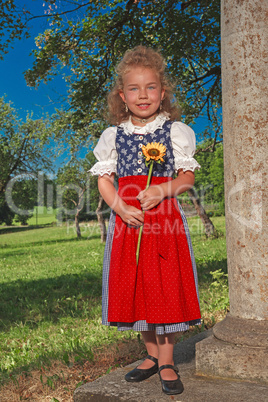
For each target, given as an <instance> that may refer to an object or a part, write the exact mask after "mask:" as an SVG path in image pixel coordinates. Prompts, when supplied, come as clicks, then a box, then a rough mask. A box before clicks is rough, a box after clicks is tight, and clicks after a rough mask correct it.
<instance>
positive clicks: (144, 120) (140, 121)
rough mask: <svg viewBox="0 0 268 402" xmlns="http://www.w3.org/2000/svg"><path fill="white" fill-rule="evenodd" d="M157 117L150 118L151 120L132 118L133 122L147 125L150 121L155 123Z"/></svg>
mask: <svg viewBox="0 0 268 402" xmlns="http://www.w3.org/2000/svg"><path fill="white" fill-rule="evenodd" d="M156 117H157V116H152V117H149V119H136V117H133V116H131V118H132V120H134V121H138V122H139V123H147V122H148V121H153V120H154V119H155V118H156Z"/></svg>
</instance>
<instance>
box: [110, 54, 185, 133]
mask: <svg viewBox="0 0 268 402" xmlns="http://www.w3.org/2000/svg"><path fill="white" fill-rule="evenodd" d="M133 66H135V67H136V66H141V67H145V68H151V69H154V70H155V71H156V73H157V74H158V76H159V79H160V83H161V88H164V89H165V97H164V99H163V100H162V108H161V112H166V113H168V114H169V116H170V119H171V120H179V119H180V116H181V114H180V110H179V107H178V106H176V105H175V104H172V99H173V85H172V83H171V81H170V79H169V78H168V77H167V74H166V72H165V69H166V63H165V60H164V58H163V57H162V55H161V54H160V53H159V52H158V51H156V50H154V49H152V48H147V47H145V46H136V47H135V48H133V49H130V50H127V51H126V53H125V55H124V57H123V59H122V60H121V61H120V63H119V64H118V65H117V67H116V73H117V79H116V82H115V85H114V87H113V89H112V90H111V92H110V93H109V95H108V112H109V114H108V120H109V121H110V123H111V124H115V125H117V124H120V123H121V122H122V121H124V120H127V119H128V117H129V115H130V112H129V111H126V110H125V104H124V102H123V100H122V99H121V97H120V95H119V92H120V91H122V90H123V78H124V74H126V73H127V72H129V71H130V70H131V67H133Z"/></svg>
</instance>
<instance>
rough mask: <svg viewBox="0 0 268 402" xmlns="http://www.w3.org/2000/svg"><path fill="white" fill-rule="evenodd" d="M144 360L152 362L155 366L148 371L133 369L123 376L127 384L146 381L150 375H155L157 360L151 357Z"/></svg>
mask: <svg viewBox="0 0 268 402" xmlns="http://www.w3.org/2000/svg"><path fill="white" fill-rule="evenodd" d="M145 359H150V360H152V361H153V362H154V363H155V364H154V366H153V367H151V368H149V369H139V368H137V367H136V368H134V369H133V370H131V371H130V372H129V373H127V374H126V375H125V380H126V381H128V382H140V381H144V380H147V378H149V377H151V376H152V375H154V374H156V373H157V371H158V359H156V358H155V357H153V356H150V355H148V356H147V357H146V358H145Z"/></svg>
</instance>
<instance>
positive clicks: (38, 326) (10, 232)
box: [0, 217, 228, 401]
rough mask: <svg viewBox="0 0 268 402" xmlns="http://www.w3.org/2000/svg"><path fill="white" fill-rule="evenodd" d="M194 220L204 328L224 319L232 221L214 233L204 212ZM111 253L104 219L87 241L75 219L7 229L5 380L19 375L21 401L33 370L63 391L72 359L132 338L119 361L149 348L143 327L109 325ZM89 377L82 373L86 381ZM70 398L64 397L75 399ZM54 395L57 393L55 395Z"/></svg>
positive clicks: (0, 272)
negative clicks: (103, 234) (106, 271)
mask: <svg viewBox="0 0 268 402" xmlns="http://www.w3.org/2000/svg"><path fill="white" fill-rule="evenodd" d="M188 221H189V227H190V231H191V235H192V241H193V247H194V251H195V257H196V262H197V268H198V275H199V287H200V301H201V309H202V313H203V317H204V318H203V325H202V327H201V328H199V329H198V330H203V329H204V328H205V327H210V326H212V325H213V324H214V323H215V322H216V321H217V320H218V319H220V318H222V317H223V316H224V314H225V311H226V307H227V305H228V296H227V293H228V288H227V281H226V276H225V274H226V265H227V263H226V248H225V237H224V231H225V222H224V217H215V218H213V221H214V224H215V226H216V228H217V229H218V231H219V237H218V238H214V239H207V238H206V237H205V235H204V230H203V227H202V224H201V222H200V220H199V218H198V217H194V218H189V220H188ZM103 252H104V244H102V243H101V242H100V234H99V230H98V226H97V225H93V224H91V225H90V226H83V227H82V239H81V240H78V239H77V238H76V234H75V231H74V229H73V228H72V227H71V226H69V225H67V226H66V225H64V226H62V227H57V226H51V227H37V228H36V227H34V226H31V227H28V228H27V227H21V228H17V227H16V228H13V229H12V228H9V229H5V228H3V227H1V228H0V257H1V259H0V386H1V384H2V387H3V388H2V389H3V390H6V389H7V388H6V387H8V385H7V381H8V380H9V382H10V379H11V380H13V382H12V384H13V388H14V390H15V389H18V395H19V398H20V399H17V400H18V401H19V400H29V399H27V397H26V396H27V395H26V394H25V392H24V391H25V390H24V391H23V392H24V393H23V392H22V389H21V383H20V381H21V378H22V376H23V378H24V383H25V381H26V380H25V376H26V377H27V376H28V377H29V376H31V375H32V376H33V374H32V373H36V372H38V373H39V374H38V376H39V378H38V381H39V382H40V384H41V386H42V387H43V388H46V389H48V388H49V389H51V390H52V391H54V392H55V390H56V389H57V385H56V383H57V382H59V378H60V381H61V383H62V381H63V379H62V376H60V375H59V367H61V372H64V366H66V370H67V368H68V370H69V371H68V373H69V374H68V375H71V374H70V370H72V369H74V368H75V367H76V368H77V367H80V371H81V370H82V367H84V365H85V364H89V363H90V362H91V363H90V364H92V367H93V366H94V364H95V367H97V358H96V356H97V355H98V354H100V353H101V351H102V350H103V351H104V350H105V354H106V356H107V354H109V353H108V350H110V351H111V350H112V349H113V348H115V353H116V348H117V351H118V345H121V347H122V345H127V349H129V350H131V353H129V350H128V351H127V352H126V355H125V359H124V356H122V358H121V361H119V362H118V361H117V363H116V364H121V363H122V364H125V363H126V362H129V359H131V357H132V358H133V359H135V358H137V357H138V356H139V354H140V353H142V349H143V346H142V345H141V343H140V338H139V335H138V334H137V333H133V332H132V331H131V332H126V333H125V332H124V333H121V332H118V331H117V330H116V329H114V328H107V327H103V326H102V325H101V274H102V258H103ZM211 272H212V274H211ZM180 336H181V338H182V337H183V336H185V334H182V335H180ZM133 345H134V346H135V347H134V348H133ZM137 345H138V346H139V347H137ZM121 347H120V348H121ZM107 348H108V349H107ZM121 349H122V348H121ZM121 349H120V353H123V352H122V350H121ZM126 356H127V357H126ZM102 358H103V355H102ZM115 360H116V359H115V357H113V361H112V362H111V360H109V358H107V362H108V363H107V364H108V369H109V367H110V366H109V365H111V366H114V365H116V364H114V362H115ZM47 367H50V369H51V367H54V369H53V370H54V371H53V370H52V369H51V370H52V372H53V373H54V372H57V376H56V377H55V375H56V374H51V375H50V376H49V375H48V374H47V372H46V371H45V370H47ZM103 367H104V368H105V367H106V366H105V364H104V365H103ZM57 370H58V371H57ZM77 372H78V371H77V370H76V373H77ZM42 373H43V374H42ZM96 373H98V370H96ZM63 376H64V375H63ZM74 377H75V376H74ZM75 378H76V385H77V383H79V384H80V383H81V381H80V380H81V378H80V377H79V376H77V377H75ZM65 380H66V381H65V382H64V381H63V382H64V383H65V388H66V390H68V391H66V392H67V393H68V392H69V394H68V395H71V393H72V391H73V390H70V389H71V388H70V386H69V385H68V384H69V383H68V381H67V379H66V374H65ZM86 380H89V379H87V378H82V382H83V381H86ZM35 382H36V379H35ZM67 385H68V386H67ZM72 386H73V385H72ZM68 387H69V388H68ZM14 390H13V391H14ZM13 391H12V392H13ZM52 391H51V392H52ZM5 392H6V391H5ZM14 392H15V391H14ZM46 392H47V391H46ZM0 395H1V391H0ZM14 395H15V394H14ZM25 395H26V396H25ZM57 395H58V394H57ZM61 395H62V394H61ZM66 395H67V394H66ZM42 397H43V396H42ZM2 398H3V397H2V396H1V398H0V399H1V401H2V400H4V399H2ZM23 398H24V399H23ZM25 398H26V399H25ZM65 398H66V399H62V400H64V401H65V400H66V401H67V400H69V399H67V397H65ZM7 400H8V399H7ZM10 400H11V399H10ZM14 400H16V399H14ZM32 400H39V399H32ZM40 400H42V399H40ZM52 400H57V399H56V397H55V394H54V399H53V398H52V399H51V401H52ZM59 400H61V399H59ZM70 400H71V399H70Z"/></svg>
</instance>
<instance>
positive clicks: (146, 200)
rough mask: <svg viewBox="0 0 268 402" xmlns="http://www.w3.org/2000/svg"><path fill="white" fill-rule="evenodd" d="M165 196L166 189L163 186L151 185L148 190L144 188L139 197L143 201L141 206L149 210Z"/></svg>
mask: <svg viewBox="0 0 268 402" xmlns="http://www.w3.org/2000/svg"><path fill="white" fill-rule="evenodd" d="M163 198H165V194H164V191H163V189H162V187H161V186H159V185H158V186H151V187H149V188H148V190H142V191H141V192H140V193H139V194H138V196H137V199H138V200H139V201H140V203H141V208H142V210H143V211H148V210H149V209H152V208H154V207H156V205H158V204H159V203H160V202H161V201H162V200H163Z"/></svg>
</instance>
